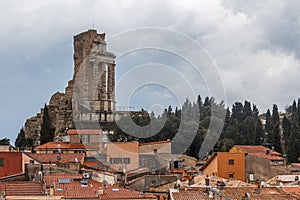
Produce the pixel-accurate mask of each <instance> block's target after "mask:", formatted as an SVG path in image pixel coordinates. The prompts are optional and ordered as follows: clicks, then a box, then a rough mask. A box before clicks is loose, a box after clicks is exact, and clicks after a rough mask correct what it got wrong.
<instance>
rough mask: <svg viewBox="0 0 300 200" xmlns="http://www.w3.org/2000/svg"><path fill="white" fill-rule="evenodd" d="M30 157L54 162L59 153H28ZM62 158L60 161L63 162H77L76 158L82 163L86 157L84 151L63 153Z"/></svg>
mask: <svg viewBox="0 0 300 200" xmlns="http://www.w3.org/2000/svg"><path fill="white" fill-rule="evenodd" d="M28 156H29V157H31V158H33V159H34V160H36V161H38V162H39V163H49V162H51V163H54V162H56V161H57V154H55V153H47V154H45V153H30V154H28ZM60 157H61V160H60V162H63V163H75V162H76V161H75V160H76V158H77V160H78V162H80V163H82V162H83V159H84V154H83V153H78V154H77V153H74V154H73V153H62V154H60Z"/></svg>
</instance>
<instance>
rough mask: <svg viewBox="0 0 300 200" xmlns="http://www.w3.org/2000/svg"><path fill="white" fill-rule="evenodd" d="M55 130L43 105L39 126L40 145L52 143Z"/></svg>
mask: <svg viewBox="0 0 300 200" xmlns="http://www.w3.org/2000/svg"><path fill="white" fill-rule="evenodd" d="M54 131H55V128H54V127H53V125H52V122H51V119H50V115H49V111H48V107H47V105H46V104H45V106H44V114H43V123H42V126H41V132H40V134H41V143H40V144H41V145H42V144H45V143H47V142H51V141H53V138H54Z"/></svg>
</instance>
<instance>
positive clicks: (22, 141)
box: [15, 127, 27, 150]
mask: <svg viewBox="0 0 300 200" xmlns="http://www.w3.org/2000/svg"><path fill="white" fill-rule="evenodd" d="M26 145H27V142H26V138H25V131H24V129H23V127H22V128H21V129H20V132H19V134H18V136H17V139H16V141H15V146H16V147H17V148H19V150H24V149H25V147H26Z"/></svg>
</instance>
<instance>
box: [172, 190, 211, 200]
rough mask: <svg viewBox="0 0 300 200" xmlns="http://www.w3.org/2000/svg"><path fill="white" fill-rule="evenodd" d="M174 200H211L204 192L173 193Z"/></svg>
mask: <svg viewBox="0 0 300 200" xmlns="http://www.w3.org/2000/svg"><path fill="white" fill-rule="evenodd" d="M171 195H172V197H173V199H174V200H198V199H203V200H206V199H207V200H209V199H211V198H209V197H208V196H207V195H206V194H204V193H203V192H202V191H194V190H191V191H179V192H172V193H171Z"/></svg>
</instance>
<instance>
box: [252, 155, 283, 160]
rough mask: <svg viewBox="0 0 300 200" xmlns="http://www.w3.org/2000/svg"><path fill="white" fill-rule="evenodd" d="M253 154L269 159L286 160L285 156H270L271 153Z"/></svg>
mask: <svg viewBox="0 0 300 200" xmlns="http://www.w3.org/2000/svg"><path fill="white" fill-rule="evenodd" d="M252 155H254V156H257V157H261V158H265V159H268V160H273V161H284V160H285V159H284V158H283V157H279V156H269V155H265V154H261V153H254V154H252Z"/></svg>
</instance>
